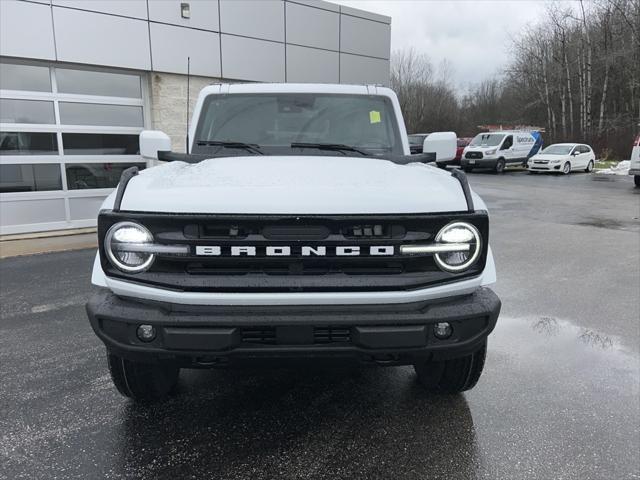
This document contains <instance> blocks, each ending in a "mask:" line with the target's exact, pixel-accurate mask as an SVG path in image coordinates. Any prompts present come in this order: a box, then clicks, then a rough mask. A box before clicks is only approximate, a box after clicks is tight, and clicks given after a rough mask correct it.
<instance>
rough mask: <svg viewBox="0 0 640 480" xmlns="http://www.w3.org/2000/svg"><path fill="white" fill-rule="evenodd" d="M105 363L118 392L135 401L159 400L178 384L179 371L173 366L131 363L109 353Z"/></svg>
mask: <svg viewBox="0 0 640 480" xmlns="http://www.w3.org/2000/svg"><path fill="white" fill-rule="evenodd" d="M107 363H108V365H109V373H110V374H111V380H112V381H113V384H114V385H115V386H116V388H117V389H118V391H119V392H120V393H121V394H122V395H124V396H125V397H128V398H131V399H133V400H135V401H143V402H145V401H146V402H149V401H155V400H160V399H162V398H164V397H165V396H167V395H168V394H169V393H170V392H171V391H172V390H173V389H174V388H175V386H176V384H177V383H178V375H179V373H180V369H179V368H178V367H176V366H174V365H170V364H155V363H153V364H152V363H142V362H132V361H131V360H127V359H124V358H122V357H119V356H117V355H114V354H113V353H111V352H107Z"/></svg>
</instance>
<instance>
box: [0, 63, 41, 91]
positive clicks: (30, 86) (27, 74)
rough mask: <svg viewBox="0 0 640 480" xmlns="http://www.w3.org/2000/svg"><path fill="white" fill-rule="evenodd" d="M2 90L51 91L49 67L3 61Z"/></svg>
mask: <svg viewBox="0 0 640 480" xmlns="http://www.w3.org/2000/svg"><path fill="white" fill-rule="evenodd" d="M0 90H27V91H32V92H50V91H51V76H50V75H49V67H42V66H38V65H21V64H13V63H2V64H1V65H0Z"/></svg>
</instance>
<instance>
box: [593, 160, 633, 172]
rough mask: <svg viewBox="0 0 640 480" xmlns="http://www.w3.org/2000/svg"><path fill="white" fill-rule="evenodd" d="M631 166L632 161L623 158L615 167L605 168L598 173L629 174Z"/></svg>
mask: <svg viewBox="0 0 640 480" xmlns="http://www.w3.org/2000/svg"><path fill="white" fill-rule="evenodd" d="M630 166H631V162H630V161H629V160H623V161H621V162H618V164H617V165H616V166H615V167H609V168H604V169H602V170H598V171H597V172H596V173H597V174H598V175H629V168H630Z"/></svg>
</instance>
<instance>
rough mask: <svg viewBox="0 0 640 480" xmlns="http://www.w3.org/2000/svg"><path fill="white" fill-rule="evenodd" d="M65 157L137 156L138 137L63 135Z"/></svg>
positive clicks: (106, 134)
mask: <svg viewBox="0 0 640 480" xmlns="http://www.w3.org/2000/svg"><path fill="white" fill-rule="evenodd" d="M62 144H63V146H64V153H65V155H138V154H139V153H140V142H139V136H138V135H118V134H112V133H63V134H62Z"/></svg>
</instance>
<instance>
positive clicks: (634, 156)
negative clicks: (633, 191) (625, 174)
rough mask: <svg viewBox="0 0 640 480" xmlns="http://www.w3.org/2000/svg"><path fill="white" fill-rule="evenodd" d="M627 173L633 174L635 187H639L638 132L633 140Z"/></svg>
mask: <svg viewBox="0 0 640 480" xmlns="http://www.w3.org/2000/svg"><path fill="white" fill-rule="evenodd" d="M629 175H633V181H634V183H635V184H636V187H640V134H638V136H637V137H636V140H635V142H633V149H632V150H631V164H630V165H629Z"/></svg>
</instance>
